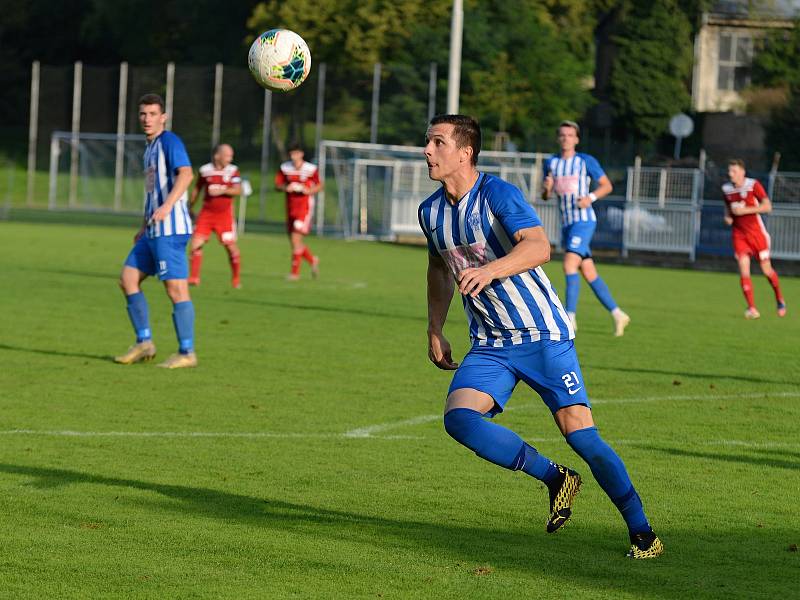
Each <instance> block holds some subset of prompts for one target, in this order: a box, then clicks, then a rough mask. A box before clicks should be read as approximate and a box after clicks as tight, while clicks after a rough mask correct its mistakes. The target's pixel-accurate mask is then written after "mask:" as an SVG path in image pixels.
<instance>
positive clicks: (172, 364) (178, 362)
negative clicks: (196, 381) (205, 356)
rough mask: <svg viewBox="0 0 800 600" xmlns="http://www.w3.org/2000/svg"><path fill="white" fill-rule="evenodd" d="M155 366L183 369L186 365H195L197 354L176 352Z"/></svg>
mask: <svg viewBox="0 0 800 600" xmlns="http://www.w3.org/2000/svg"><path fill="white" fill-rule="evenodd" d="M156 366H157V367H161V368H162V369H184V368H186V367H196V366H197V354H195V353H194V352H190V353H189V354H181V353H180V352H178V353H175V354H173V355H172V356H170V357H169V358H168V359H167V360H165V361H164V362H162V363H159V364H157V365H156Z"/></svg>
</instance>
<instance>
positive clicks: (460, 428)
mask: <svg viewBox="0 0 800 600" xmlns="http://www.w3.org/2000/svg"><path fill="white" fill-rule="evenodd" d="M444 428H445V430H446V431H447V433H448V434H449V435H450V436H451V437H452V438H453V439H454V440H456V441H457V442H458V443H460V444H462V445H464V446H466V447H467V448H469V449H470V450H472V451H473V452H475V454H477V455H478V456H480V457H481V458H483V459H485V460H488V461H489V462H492V463H494V464H496V465H499V466H501V467H504V468H506V469H510V470H511V471H520V470H521V471H523V472H524V473H527V474H528V475H531V476H532V477H535V478H536V479H539V480H540V481H543V482H544V483H547V482H548V481H551V480H552V479H553V478H554V477H555V476H556V475H558V470H557V469H556V466H555V464H553V462H551V461H550V460H549V459H547V458H545V457H544V456H542V455H541V454H539V453H538V452H537V451H536V449H535V448H533V447H532V446H529V445H528V444H526V443H525V442H524V441H523V440H522V438H521V437H519V436H518V435H517V434H516V433H514V432H513V431H511V430H510V429H506V428H505V427H502V426H501V425H496V424H494V423H491V422H489V421H488V420H486V419H484V418H483V415H481V413H479V412H478V411H476V410H472V409H470V408H455V409H453V410H451V411H449V412H448V413H447V414H446V415H445V416H444Z"/></svg>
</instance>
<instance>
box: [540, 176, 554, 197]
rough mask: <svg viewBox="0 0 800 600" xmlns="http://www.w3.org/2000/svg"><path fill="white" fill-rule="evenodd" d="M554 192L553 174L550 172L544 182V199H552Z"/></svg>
mask: <svg viewBox="0 0 800 600" xmlns="http://www.w3.org/2000/svg"><path fill="white" fill-rule="evenodd" d="M552 193H553V176H552V175H550V174H549V173H548V174H547V175H545V178H544V181H543V182H542V200H550V194H552Z"/></svg>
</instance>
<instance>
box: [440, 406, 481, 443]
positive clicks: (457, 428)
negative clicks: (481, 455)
mask: <svg viewBox="0 0 800 600" xmlns="http://www.w3.org/2000/svg"><path fill="white" fill-rule="evenodd" d="M482 419H483V415H481V413H479V412H478V411H477V410H472V409H471V408H454V409H453V410H450V411H448V412H447V413H446V414H445V415H444V430H445V431H446V432H447V434H448V435H449V436H450V437H451V438H453V439H454V440H455V441H457V442H458V443H459V444H463V445H464V446H467V447H468V448H471V449H473V450H474V448H473V446H474V443H471V440H472V438H473V434H474V432H475V430H476V429H477V428H478V427H480V424H481V420H482Z"/></svg>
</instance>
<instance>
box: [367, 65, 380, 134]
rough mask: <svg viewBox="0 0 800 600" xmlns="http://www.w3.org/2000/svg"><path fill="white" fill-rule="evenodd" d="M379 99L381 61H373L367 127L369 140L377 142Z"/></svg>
mask: <svg viewBox="0 0 800 600" xmlns="http://www.w3.org/2000/svg"><path fill="white" fill-rule="evenodd" d="M380 101H381V63H375V68H374V70H373V71H372V119H371V121H372V122H371V123H370V128H369V141H370V143H371V144H377V143H378V110H379V108H380Z"/></svg>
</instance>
